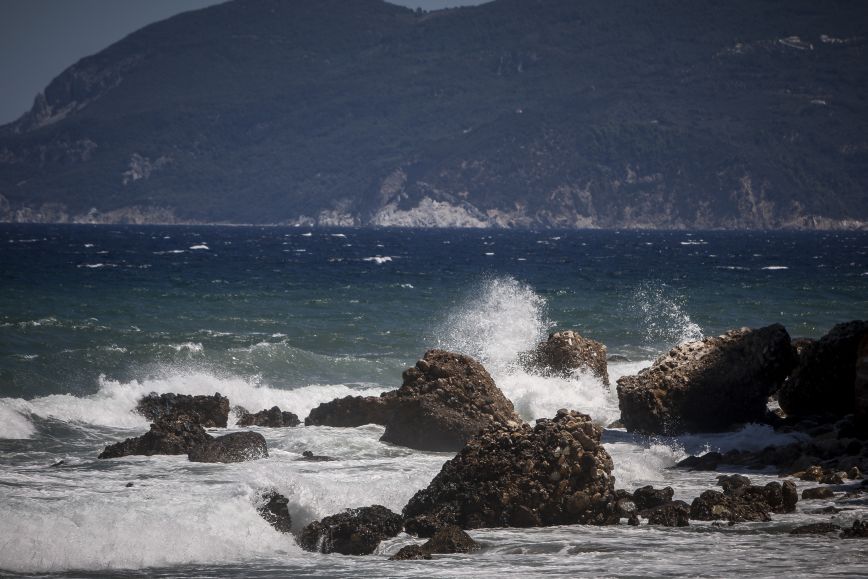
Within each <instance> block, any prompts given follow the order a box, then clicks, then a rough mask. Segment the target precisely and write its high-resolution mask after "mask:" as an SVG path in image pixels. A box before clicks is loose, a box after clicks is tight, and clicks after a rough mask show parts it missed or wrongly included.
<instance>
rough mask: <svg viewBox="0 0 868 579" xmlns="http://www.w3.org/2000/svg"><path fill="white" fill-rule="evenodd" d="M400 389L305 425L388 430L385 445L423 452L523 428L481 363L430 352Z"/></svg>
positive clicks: (332, 407) (327, 406)
mask: <svg viewBox="0 0 868 579" xmlns="http://www.w3.org/2000/svg"><path fill="white" fill-rule="evenodd" d="M402 378H403V383H402V385H401V387H400V388H399V389H397V390H392V391H390V392H384V393H383V394H382V395H380V396H368V397H362V396H347V397H346V398H340V399H338V400H333V401H331V402H326V403H324V404H320V405H319V406H317V407H316V408H314V409H313V410H312V411H311V413H310V415H309V416H308V417H307V418H306V419H305V424H306V425H317V426H361V425H363V424H381V425H383V426H385V427H386V430H385V432H384V433H383V436H382V437H381V440H382V441H383V442H390V443H392V444H397V445H400V446H406V447H409V448H415V449H418V450H432V451H457V450H460V449H461V448H462V447H463V446H464V445H465V444H466V443H467V441H468V440H469V439H470V438H471V437H472V436H473V435H475V434H476V433H478V432H479V431H480V430H481V429H483V428H487V427H489V426H491V425H502V426H505V425H509V424H515V425H517V424H519V423H520V422H521V419H520V418H519V417H518V415H517V414H516V413H515V409H514V408H513V406H512V402H510V401H509V399H508V398H506V396H504V395H503V392H501V391H500V389H499V388H498V387H497V386H496V385H495V384H494V380H492V378H491V376H490V375H489V373H488V371H486V369H485V368H484V367H483V366H482V364H480V363H479V362H477V361H476V360H474V359H473V358H470V357H469V356H464V355H462V354H455V353H453V352H446V351H444V350H429V351H428V352H426V353H425V356H424V357H423V358H422V359H421V360H419V361H418V362H416V365H415V366H414V367H412V368H408V369H407V370H405V371H404V373H403V376H402Z"/></svg>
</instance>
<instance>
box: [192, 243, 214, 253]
mask: <svg viewBox="0 0 868 579" xmlns="http://www.w3.org/2000/svg"><path fill="white" fill-rule="evenodd" d="M190 249H191V250H192V251H197V250H204V251H209V250H210V249H211V248H210V247H208V246H207V245H205V244H204V243H199V244H197V245H191V246H190Z"/></svg>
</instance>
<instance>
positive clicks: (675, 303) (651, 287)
mask: <svg viewBox="0 0 868 579" xmlns="http://www.w3.org/2000/svg"><path fill="white" fill-rule="evenodd" d="M625 301H626V304H625V307H624V309H623V310H624V312H625V313H628V314H629V315H630V316H631V317H632V323H633V326H634V331H635V332H636V333H637V334H638V335H640V336H642V338H643V341H644V345H645V346H646V348H649V349H650V350H651V351H657V352H662V351H665V350H668V349H669V348H671V347H672V346H675V345H677V344H680V343H682V342H687V341H692V340H700V339H702V336H703V334H702V328H700V327H699V325H698V324H697V323H696V322H694V321H693V320H691V319H690V316H689V315H688V313H687V308H686V300H685V298H684V297H683V296H681V295H680V294H679V293H678V292H676V291H675V290H674V289H673V288H672V287H670V286H669V285H667V284H665V283H663V282H660V281H646V282H644V283H641V284H639V286H638V287H636V289H635V290H633V292H632V293H630V294H629V296H628V297H627V298H626V300H625Z"/></svg>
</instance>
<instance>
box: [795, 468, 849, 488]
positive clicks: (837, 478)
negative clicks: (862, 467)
mask: <svg viewBox="0 0 868 579" xmlns="http://www.w3.org/2000/svg"><path fill="white" fill-rule="evenodd" d="M854 468H856V467H854ZM842 474H844V475H845V476H846V473H840V472H836V471H833V470H831V469H828V468H823V467H822V466H819V465H813V466H811V467H808V468H807V469H806V470H805V471H804V472H800V473H796V474H794V475H793V476H795V477H796V478H798V479H799V480H805V481H813V482H818V483H822V484H826V485H839V484H843V483H844V477H843V476H842Z"/></svg>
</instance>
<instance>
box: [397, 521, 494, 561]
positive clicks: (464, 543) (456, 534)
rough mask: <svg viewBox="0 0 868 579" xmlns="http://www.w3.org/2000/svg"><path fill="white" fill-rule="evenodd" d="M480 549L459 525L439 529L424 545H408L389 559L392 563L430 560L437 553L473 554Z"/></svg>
mask: <svg viewBox="0 0 868 579" xmlns="http://www.w3.org/2000/svg"><path fill="white" fill-rule="evenodd" d="M479 549H480V545H479V543H477V542H476V541H474V540H473V539H472V538H471V537H470V535H468V534H467V533H465V532H464V531H463V530H462V529H461V528H460V527H458V526H457V525H449V526H446V527H443V528H441V529H438V530H437V532H436V533H434V536H433V537H431V538H430V539H428V541H426V542H425V543H424V544H423V545H407V546H406V547H403V548H401V550H400V551H398V552H397V553H395V554H394V555H392V556H391V557H389V560H390V561H405V560H409V559H430V558H431V555H432V554H435V553H471V552H473V551H478V550H479Z"/></svg>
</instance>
